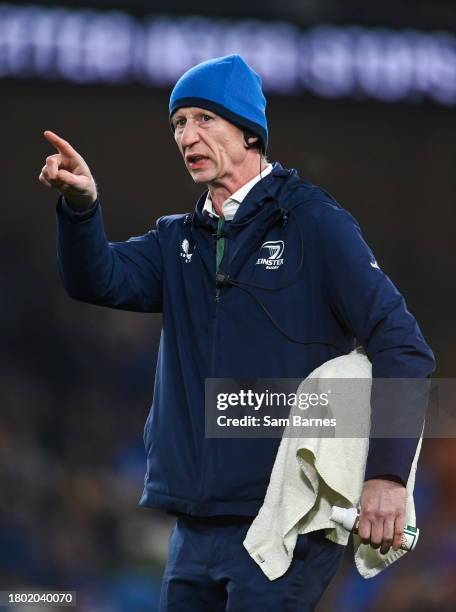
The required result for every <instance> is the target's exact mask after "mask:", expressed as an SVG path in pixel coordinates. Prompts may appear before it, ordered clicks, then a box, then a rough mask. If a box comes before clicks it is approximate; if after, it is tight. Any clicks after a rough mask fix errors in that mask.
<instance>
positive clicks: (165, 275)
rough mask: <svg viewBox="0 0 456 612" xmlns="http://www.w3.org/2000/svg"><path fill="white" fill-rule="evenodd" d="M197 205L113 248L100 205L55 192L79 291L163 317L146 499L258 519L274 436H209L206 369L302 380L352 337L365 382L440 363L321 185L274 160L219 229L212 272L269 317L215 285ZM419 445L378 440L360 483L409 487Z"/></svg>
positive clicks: (73, 288) (66, 260)
mask: <svg viewBox="0 0 456 612" xmlns="http://www.w3.org/2000/svg"><path fill="white" fill-rule="evenodd" d="M204 200H205V194H203V196H202V197H201V198H200V199H199V201H198V203H197V206H196V209H195V212H194V213H192V214H187V215H185V214H178V215H169V216H165V217H161V218H160V219H158V221H157V224H156V229H154V230H152V231H149V232H148V233H147V234H145V235H144V236H140V237H137V238H131V239H130V240H128V241H126V242H118V243H109V242H108V241H107V239H106V236H105V233H104V229H103V221H102V214H101V208H100V205H99V203H98V202H97V203H96V204H95V205H94V206H93V207H92V208H91V209H90V210H89V211H87V212H85V213H82V214H77V213H72V212H71V211H70V210H69V209H68V207H67V206H66V205H65V203H64V202H63V203H62V201H60V202H59V205H58V208H57V213H58V214H57V216H58V262H59V269H60V272H61V275H62V278H63V282H64V285H65V287H66V289H67V291H68V293H69V295H70V296H71V297H73V298H75V299H78V300H82V301H85V302H89V303H92V304H99V305H103V306H110V307H112V308H121V309H127V310H134V311H141V312H162V313H163V330H162V335H161V341H160V348H159V355H158V363H157V371H156V378H155V389H154V398H153V406H152V409H151V411H150V413H149V416H148V418H147V421H146V425H145V428H144V442H145V446H146V451H147V474H146V478H145V487H144V492H143V495H142V498H141V501H140V504H141V505H144V506H152V507H159V508H163V509H165V510H168V511H171V512H184V513H188V514H194V515H199V516H213V515H226V514H229V515H236V514H239V515H252V516H253V515H255V514H256V513H257V511H258V510H259V508H260V507H261V505H262V502H263V499H264V495H265V492H266V488H267V485H268V482H269V477H270V473H271V469H272V465H273V462H274V459H275V455H276V452H277V448H278V444H279V442H280V440H278V439H215V438H205V434H204V428H205V418H204V405H205V404H204V381H205V378H208V377H214V378H217V377H219V378H239V377H241V378H246V377H248V378H304V377H306V376H307V375H308V374H309V373H310V372H311V371H312V370H314V369H315V368H316V367H318V366H319V365H321V364H322V363H323V362H325V361H327V360H328V359H332V358H333V357H337V356H339V355H342V354H346V353H348V352H350V351H351V350H352V349H353V347H354V342H355V338H356V339H357V340H358V342H359V343H361V344H362V345H363V347H364V348H365V350H366V352H367V355H368V357H369V359H370V360H371V362H372V366H373V377H379V378H392V377H396V378H399V377H401V378H402V377H404V378H405V377H407V378H419V377H423V378H424V377H427V376H429V375H430V373H431V372H432V371H433V370H434V367H435V363H434V357H433V354H432V351H431V350H430V348H429V347H428V346H427V344H426V342H425V341H424V339H423V336H422V334H421V332H420V330H419V328H418V325H417V323H416V321H415V319H414V318H413V316H412V315H411V314H410V313H409V311H408V310H407V308H406V305H405V302H404V299H403V297H402V296H401V294H400V293H399V292H398V291H397V289H396V288H395V287H394V285H393V284H392V282H391V281H390V280H389V278H388V277H387V276H386V275H385V274H384V273H383V272H382V271H381V269H379V268H378V266H377V265H376V264H375V258H374V255H373V254H372V251H371V250H370V248H369V247H368V246H367V244H366V243H365V242H364V240H363V238H362V235H361V232H360V229H359V226H358V224H357V223H356V221H355V220H354V218H353V217H352V216H351V215H350V214H349V213H348V212H347V211H345V210H344V209H343V208H342V207H341V206H340V205H339V204H338V203H337V202H336V201H335V200H334V199H333V198H332V197H331V196H330V195H329V194H328V193H326V192H325V191H324V190H323V189H321V188H319V187H316V186H314V185H312V184H310V183H308V182H306V181H304V180H302V179H301V178H299V177H298V175H297V173H296V171H295V170H286V169H284V168H282V166H280V164H277V163H276V164H274V169H273V171H272V172H271V173H270V174H269V175H268V176H266V177H265V178H264V179H262V180H261V181H260V182H259V183H257V184H256V185H255V186H254V187H253V189H252V190H251V191H250V192H249V193H248V195H247V197H246V198H245V200H244V202H243V203H242V205H241V206H240V208H239V210H238V211H237V213H236V215H235V217H234V219H233V220H232V221H231V222H229V223H226V224H225V228H224V233H225V245H226V246H225V251H224V256H223V260H222V262H221V265H220V271H222V272H223V273H224V274H225V275H229V277H231V278H234V279H237V281H239V282H241V283H246V284H245V285H241V286H243V287H244V288H246V287H248V291H249V292H250V294H253V295H254V296H255V297H256V298H257V299H258V300H259V301H260V302H261V303H262V304H263V305H264V306H265V307H266V309H267V310H268V311H269V312H270V314H271V315H272V317H273V318H274V320H275V323H276V325H274V324H273V323H272V322H271V320H270V319H269V318H268V316H267V315H266V313H265V311H264V310H263V308H262V307H261V306H260V305H259V303H258V301H257V300H255V299H254V298H253V297H252V295H249V293H247V292H246V291H244V290H242V289H241V288H239V287H237V286H233V285H230V284H229V281H228V284H226V283H225V284H223V286H221V287H219V288H218V289H217V287H216V280H215V279H216V269H215V267H216V258H215V241H214V233H215V231H216V221H215V220H214V219H211V218H210V217H209V216H207V213H205V212H204V213H203V212H202V207H203V203H204ZM271 242H272V245H271ZM265 243H269V247H268V246H264V244H265ZM277 245H278V246H277ZM279 251H282V252H281V253H280V252H279ZM278 261H280V263H277V262H278ZM268 262H269V264H270V265H268ZM219 279H220V277H219ZM222 280H223V279H222ZM225 281H226V277H225ZM252 285H256V286H257V287H253V286H252ZM260 287H261V288H260ZM262 287H267V288H269V289H273V290H269V291H268V290H265V289H263V288H262ZM278 327H280V328H281V329H282V331H280V330H279V329H278ZM283 332H285V333H283ZM293 339H299V340H300V341H301V342H302V341H307V342H309V344H302V343H301V344H299V343H297V342H294V341H293ZM373 409H374V408H373ZM415 447H416V439H412V440H403V439H395V440H392V439H376V440H372V441H371V444H370V450H369V456H368V463H367V469H366V478H372V477H374V476H380V475H384V474H388V475H392V476H396V477H397V478H399V479H401V480H402V481H404V482H406V480H407V478H408V473H409V470H410V466H411V462H412V459H413V456H414V452H415Z"/></svg>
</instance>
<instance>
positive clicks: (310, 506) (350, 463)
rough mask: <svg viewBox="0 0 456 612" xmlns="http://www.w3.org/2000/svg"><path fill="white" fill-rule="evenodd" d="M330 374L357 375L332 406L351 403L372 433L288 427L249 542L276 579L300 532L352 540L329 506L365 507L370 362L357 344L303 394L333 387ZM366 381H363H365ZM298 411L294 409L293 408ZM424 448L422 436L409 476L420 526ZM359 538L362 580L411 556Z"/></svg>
mask: <svg viewBox="0 0 456 612" xmlns="http://www.w3.org/2000/svg"><path fill="white" fill-rule="evenodd" d="M325 379H351V380H348V381H346V385H345V386H344V388H343V393H334V394H333V395H330V396H329V397H330V403H329V407H330V409H331V412H332V413H333V414H335V415H339V416H340V415H341V414H346V413H347V409H348V408H349V409H350V410H351V417H350V418H351V419H353V418H354V413H353V411H355V413H356V418H357V419H359V425H360V431H364V432H367V435H364V436H359V437H356V438H349V437H337V438H329V437H327V438H324V437H316V438H315V437H314V438H311V437H307V436H308V428H307V430H306V428H305V427H303V428H302V437H301V433H300V432H299V436H298V437H297V435H296V434H297V432H296V428H293V431H294V434H293V435H294V437H289V436H288V435H287V433H288V431H287V429H286V430H285V432H284V435H283V438H282V441H281V443H280V446H279V450H278V452H277V457H276V460H275V463H274V467H273V470H272V473H271V478H270V482H269V486H268V489H267V492H266V497H265V500H264V503H263V506H262V507H261V509H260V511H259V513H258V516H257V517H256V518H255V520H254V521H253V523H252V525H251V527H250V529H249V531H248V532H247V536H246V538H245V540H244V546H245V548H246V549H247V551H248V552H249V554H250V555H251V557H252V558H253V559H254V560H255V561H256V562H257V563H258V565H259V566H260V568H261V569H262V570H263V572H264V574H265V575H266V576H267V577H268V578H269V579H270V580H275V579H276V578H279V577H280V576H282V575H283V574H284V573H285V572H286V571H287V569H288V567H289V566H290V564H291V561H292V558H293V550H294V547H295V544H296V540H297V537H298V535H299V534H305V533H310V532H311V531H317V530H319V529H325V530H326V534H325V535H326V537H327V538H328V539H330V540H332V541H333V542H336V543H338V544H343V545H346V544H347V543H348V539H349V532H348V531H347V530H346V529H344V528H343V527H342V526H340V525H337V524H336V523H334V522H333V521H331V519H330V518H329V516H330V512H331V508H332V506H341V507H345V508H350V507H353V506H358V505H359V501H360V497H361V491H362V486H363V482H364V472H365V467H366V460H367V452H368V447H369V439H368V431H369V423H370V391H371V386H372V366H371V363H370V361H369V360H368V358H367V357H366V355H365V354H364V352H362V351H359V350H355V351H353V352H352V353H350V354H349V355H344V356H342V357H337V358H335V359H331V360H330V361H327V362H326V363H324V364H323V365H321V366H320V367H319V368H317V369H316V370H314V371H313V372H312V373H311V374H310V375H309V376H308V377H307V378H306V379H305V380H304V381H303V383H301V385H300V387H299V389H298V390H297V394H301V393H310V392H317V393H324V392H327V390H328V388H327V387H328V381H327V380H326V384H325ZM360 379H365V384H364V381H361V380H360ZM340 384H342V385H344V382H343V381H341V383H340ZM338 388H339V389H340V387H338ZM300 412H301V411H300V410H299V409H296V408H295V409H294V413H300ZM301 415H302V412H301ZM345 422H347V420H345ZM343 428H344V423H343V420H342V419H340V418H339V419H338V422H337V427H336V435H340V434H341V433H343ZM420 449H421V439H420V441H419V443H418V447H417V450H416V453H415V458H414V461H413V464H412V468H411V471H410V475H409V478H408V482H407V503H406V517H405V519H406V520H405V522H406V524H408V525H411V526H415V524H416V522H415V521H416V517H415V506H414V501H413V488H414V485H415V473H416V467H417V462H418V457H419V453H420ZM353 544H354V551H355V564H356V567H357V569H358V571H359V573H360V574H361V576H363V577H364V578H371V577H372V576H375V575H376V574H378V573H379V572H380V571H381V570H382V569H384V568H385V567H387V566H388V565H391V563H393V562H394V561H396V560H397V559H399V558H400V557H402V556H403V555H404V554H405V551H403V550H398V551H394V550H392V549H390V551H389V552H388V553H387V554H386V555H382V554H381V553H380V551H379V549H374V548H372V547H371V546H370V545H367V544H362V543H361V540H360V538H359V537H358V536H357V535H355V534H353Z"/></svg>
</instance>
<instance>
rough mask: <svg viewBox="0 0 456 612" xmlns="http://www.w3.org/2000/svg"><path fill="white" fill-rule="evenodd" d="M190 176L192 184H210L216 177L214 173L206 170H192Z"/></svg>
mask: <svg viewBox="0 0 456 612" xmlns="http://www.w3.org/2000/svg"><path fill="white" fill-rule="evenodd" d="M190 174H191V177H192V179H193V182H194V183H210V182H211V181H213V180H214V178H215V176H216V175H215V174H214V171H212V172H211V171H208V170H193V171H192V172H191V173H190Z"/></svg>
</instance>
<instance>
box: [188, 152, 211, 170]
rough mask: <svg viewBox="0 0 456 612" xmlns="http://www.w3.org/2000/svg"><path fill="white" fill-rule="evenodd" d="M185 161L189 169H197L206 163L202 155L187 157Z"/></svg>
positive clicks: (205, 158)
mask: <svg viewBox="0 0 456 612" xmlns="http://www.w3.org/2000/svg"><path fill="white" fill-rule="evenodd" d="M186 159H187V165H188V167H189V168H199V167H200V166H202V165H203V164H204V163H205V162H206V161H207V159H208V158H207V157H205V156H204V155H187V158H186Z"/></svg>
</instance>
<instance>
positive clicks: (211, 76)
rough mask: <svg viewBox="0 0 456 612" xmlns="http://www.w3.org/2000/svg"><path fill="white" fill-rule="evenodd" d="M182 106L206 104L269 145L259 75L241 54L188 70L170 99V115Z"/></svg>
mask: <svg viewBox="0 0 456 612" xmlns="http://www.w3.org/2000/svg"><path fill="white" fill-rule="evenodd" d="M184 106H196V107H200V108H206V109H207V110H210V111H213V112H214V113H216V114H217V115H220V116H221V117H223V118H224V119H226V120H227V121H229V122H230V123H234V124H235V125H237V126H238V127H240V128H241V129H248V130H249V131H251V132H252V133H253V134H255V135H257V136H259V137H260V139H261V141H262V143H263V150H264V151H266V147H267V146H268V122H267V119H266V113H265V110H266V98H265V97H264V94H263V91H262V89H261V77H260V76H259V75H258V74H257V73H256V72H255V71H254V70H252V68H250V66H249V65H248V64H247V63H246V62H245V61H244V60H243V59H242V57H241V56H240V55H225V56H224V57H216V58H215V59H211V60H208V61H206V62H202V63H201V64H197V65H196V66H193V68H190V70H187V72H185V73H184V74H183V75H182V76H181V78H180V79H179V80H178V81H177V83H176V85H175V86H174V89H173V91H172V92H171V97H170V100H169V116H170V119H171V117H172V116H173V114H174V113H175V112H176V111H177V110H178V109H179V108H182V107H184Z"/></svg>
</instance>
